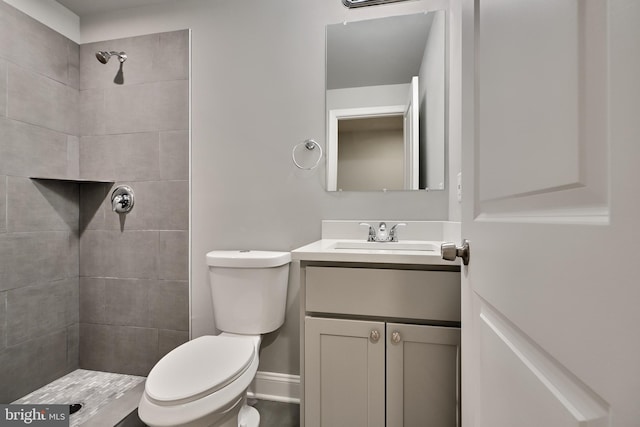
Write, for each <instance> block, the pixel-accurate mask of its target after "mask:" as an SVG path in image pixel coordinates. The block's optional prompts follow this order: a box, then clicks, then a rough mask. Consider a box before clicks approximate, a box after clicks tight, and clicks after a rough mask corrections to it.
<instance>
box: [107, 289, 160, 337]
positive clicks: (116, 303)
mask: <svg viewBox="0 0 640 427" xmlns="http://www.w3.org/2000/svg"><path fill="white" fill-rule="evenodd" d="M152 282H155V280H154V281H151V280H135V279H105V322H104V323H106V324H108V325H120V326H140V327H151V326H152V325H151V318H150V312H149V297H150V295H149V294H150V292H149V290H150V288H151V286H152Z"/></svg>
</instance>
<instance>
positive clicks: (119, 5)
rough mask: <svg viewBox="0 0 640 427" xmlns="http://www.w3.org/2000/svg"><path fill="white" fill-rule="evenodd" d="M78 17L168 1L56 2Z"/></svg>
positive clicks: (82, 0)
mask: <svg viewBox="0 0 640 427" xmlns="http://www.w3.org/2000/svg"><path fill="white" fill-rule="evenodd" d="M56 1H57V2H58V3H60V4H61V5H63V6H64V7H66V8H67V9H69V10H70V11H72V12H73V13H75V14H76V15H78V16H81V17H82V16H84V15H91V14H94V13H104V12H111V11H114V10H118V9H129V8H132V7H138V6H148V5H150V4H157V3H164V2H167V1H170V0H56Z"/></svg>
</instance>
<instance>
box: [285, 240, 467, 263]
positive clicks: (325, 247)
mask: <svg viewBox="0 0 640 427" xmlns="http://www.w3.org/2000/svg"><path fill="white" fill-rule="evenodd" d="M338 242H363V240H355V239H321V240H317V241H315V242H313V243H310V244H308V245H305V246H302V247H300V248H298V249H294V250H293V251H291V258H292V259H293V260H297V261H325V262H374V263H385V264H420V265H447V266H454V265H460V259H456V261H455V262H452V261H445V260H443V259H442V257H441V254H440V249H439V248H440V244H441V243H443V242H442V241H435V240H431V241H423V240H421V241H419V242H420V243H432V244H434V245H435V246H436V247H437V248H438V249H437V250H435V251H423V250H394V249H388V250H387V249H336V245H337V244H338ZM403 242H405V243H409V242H417V241H401V242H400V243H403ZM389 247H390V248H392V247H393V243H389Z"/></svg>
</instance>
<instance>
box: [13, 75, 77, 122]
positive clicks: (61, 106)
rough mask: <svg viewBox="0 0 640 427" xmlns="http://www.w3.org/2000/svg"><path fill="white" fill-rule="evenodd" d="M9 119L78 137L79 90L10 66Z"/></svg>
mask: <svg viewBox="0 0 640 427" xmlns="http://www.w3.org/2000/svg"><path fill="white" fill-rule="evenodd" d="M7 99H8V101H7V107H8V109H9V114H8V117H9V118H12V119H15V120H19V121H22V122H26V123H31V124H34V125H39V126H43V127H46V128H48V129H53V130H56V131H59V132H64V133H67V134H71V135H77V134H78V100H79V93H78V91H77V90H76V89H74V88H72V87H70V86H66V85H64V84H62V83H60V82H57V81H55V80H51V79H49V78H47V77H44V76H42V75H40V74H36V73H33V72H31V71H28V70H26V69H24V68H19V67H17V66H15V65H9V87H8V97H7Z"/></svg>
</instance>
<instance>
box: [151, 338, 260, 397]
mask: <svg viewBox="0 0 640 427" xmlns="http://www.w3.org/2000/svg"><path fill="white" fill-rule="evenodd" d="M255 352H256V349H255V345H254V343H253V342H252V341H251V340H250V339H246V338H244V337H236V336H202V337H199V338H196V339H194V340H192V341H189V342H187V343H185V344H182V345H181V346H180V347H178V348H176V349H174V350H173V351H171V352H169V353H168V354H167V355H166V356H165V357H163V358H162V359H161V360H160V361H159V362H158V363H157V364H156V366H154V368H153V369H152V370H151V372H150V373H149V376H148V378H147V383H146V386H145V391H146V393H147V396H148V397H149V398H150V400H151V401H153V402H155V403H157V404H159V405H178V404H182V403H187V402H191V401H193V400H197V399H200V398H202V397H203V396H206V395H208V394H211V393H215V392H216V391H218V390H220V389H221V388H223V387H225V386H226V385H228V384H229V383H231V382H233V381H235V380H236V379H237V378H238V377H239V376H241V375H242V374H243V373H244V372H245V371H246V370H247V368H248V367H249V365H250V364H251V361H252V360H253V358H254V356H255Z"/></svg>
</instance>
